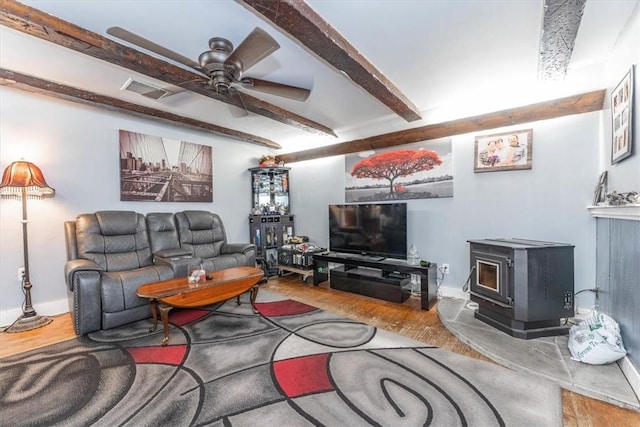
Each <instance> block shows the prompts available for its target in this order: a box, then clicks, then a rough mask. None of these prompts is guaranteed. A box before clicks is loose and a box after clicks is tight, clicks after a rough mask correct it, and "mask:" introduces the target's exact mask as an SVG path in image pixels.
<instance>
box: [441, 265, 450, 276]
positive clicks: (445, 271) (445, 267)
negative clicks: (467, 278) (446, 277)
mask: <svg viewBox="0 0 640 427" xmlns="http://www.w3.org/2000/svg"><path fill="white" fill-rule="evenodd" d="M442 274H449V264H442Z"/></svg>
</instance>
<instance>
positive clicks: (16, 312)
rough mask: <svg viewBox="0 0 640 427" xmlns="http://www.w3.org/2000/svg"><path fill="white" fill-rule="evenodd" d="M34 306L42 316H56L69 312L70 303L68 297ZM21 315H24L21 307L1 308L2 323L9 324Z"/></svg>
mask: <svg viewBox="0 0 640 427" xmlns="http://www.w3.org/2000/svg"><path fill="white" fill-rule="evenodd" d="M33 308H34V309H35V310H36V313H38V314H39V315H40V316H55V315H58V314H62V313H67V312H69V304H68V303H67V299H66V298H62V299H59V300H55V301H49V302H45V303H42V304H37V305H34V306H33ZM20 316H22V308H21V307H16V308H9V309H6V310H0V325H3V326H9V325H11V324H12V323H13V322H15V321H16V319H17V318H18V317H20Z"/></svg>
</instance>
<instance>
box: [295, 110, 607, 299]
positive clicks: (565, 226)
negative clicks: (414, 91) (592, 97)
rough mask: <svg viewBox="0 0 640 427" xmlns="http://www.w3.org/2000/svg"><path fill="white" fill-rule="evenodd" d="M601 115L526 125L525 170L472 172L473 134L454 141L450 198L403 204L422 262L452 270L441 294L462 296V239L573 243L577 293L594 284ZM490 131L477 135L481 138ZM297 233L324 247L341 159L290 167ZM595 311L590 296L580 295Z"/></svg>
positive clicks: (340, 197)
mask: <svg viewBox="0 0 640 427" xmlns="http://www.w3.org/2000/svg"><path fill="white" fill-rule="evenodd" d="M600 116H601V113H599V112H595V113H588V114H582V115H576V116H570V117H564V118H559V119H554V120H546V121H541V122H536V123H529V124H526V125H523V126H517V127H513V128H504V129H496V130H495V132H496V133H497V132H501V131H509V130H515V129H526V128H533V168H532V169H531V170H519V171H505V172H491V173H474V172H473V152H474V136H475V134H474V135H471V134H469V135H463V136H459V137H454V138H453V142H452V145H453V147H452V148H453V175H454V197H453V198H446V199H421V200H410V201H408V215H409V218H408V222H409V224H408V227H409V238H408V243H409V244H412V243H413V244H415V245H416V247H417V249H418V251H419V252H420V256H421V258H422V259H427V260H430V261H433V262H437V263H448V264H450V268H451V274H449V275H447V276H444V281H443V283H442V288H441V290H442V291H443V292H446V293H449V294H453V295H461V289H462V286H463V284H464V282H465V281H466V279H467V276H468V274H469V259H468V258H469V246H468V243H467V240H468V239H477V238H492V237H522V238H528V239H535V240H548V241H556V242H563V243H571V244H573V245H575V270H576V274H575V278H576V280H575V286H576V290H580V289H584V288H591V287H593V286H594V280H595V220H594V219H593V218H592V217H591V215H590V214H589V212H588V210H587V206H588V205H590V204H591V203H592V200H593V193H594V187H595V184H596V182H597V178H598V172H597V171H598V144H599V138H598V136H599V126H600V119H601V118H600ZM487 133H494V131H491V132H482V133H481V135H485V134H487ZM289 166H291V167H292V171H291V189H292V207H293V212H294V213H295V214H296V216H297V226H296V229H297V232H298V234H302V235H308V236H309V237H310V238H311V240H312V241H314V242H315V243H318V244H320V245H323V246H326V245H327V236H328V213H327V205H328V204H331V203H343V202H344V182H345V179H344V178H345V166H344V156H339V157H334V158H331V159H321V160H315V161H307V162H301V163H293V164H291V165H289ZM578 303H579V304H580V305H581V306H583V307H591V306H592V305H593V296H592V295H589V293H582V294H581V295H579V300H578Z"/></svg>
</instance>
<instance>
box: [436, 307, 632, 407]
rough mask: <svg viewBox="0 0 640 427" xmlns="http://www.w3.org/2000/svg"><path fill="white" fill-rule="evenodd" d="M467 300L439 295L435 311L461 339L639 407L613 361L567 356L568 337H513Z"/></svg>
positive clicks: (508, 363)
mask: <svg viewBox="0 0 640 427" xmlns="http://www.w3.org/2000/svg"><path fill="white" fill-rule="evenodd" d="M468 302H469V301H468V300H463V299H457V298H442V299H440V300H439V301H438V305H437V310H438V316H439V318H440V321H441V322H442V324H443V325H444V326H445V327H446V328H447V330H449V331H450V332H451V333H453V334H454V335H455V336H456V337H457V338H458V339H460V340H461V341H462V342H464V343H466V344H468V345H469V346H470V347H472V348H473V349H474V350H476V351H478V352H480V353H482V354H483V355H485V356H486V357H488V358H490V359H491V360H493V361H495V362H497V363H499V364H501V365H503V366H505V367H508V368H510V369H513V370H516V371H524V372H528V373H531V374H535V375H540V376H542V377H545V378H547V379H549V380H551V381H554V382H556V383H557V384H558V385H560V386H561V387H563V388H565V389H567V390H570V391H573V392H576V393H580V394H583V395H585V396H589V397H593V398H595V399H599V400H602V401H605V402H609V403H613V404H615V405H618V406H622V407H625V408H630V409H633V410H636V411H640V401H638V398H637V397H636V395H635V393H634V392H633V389H632V388H631V386H630V385H629V382H628V381H627V378H626V377H625V376H624V374H623V373H622V371H621V370H620V367H619V366H618V364H617V363H611V364H609V365H589V364H586V363H581V362H576V361H574V360H571V353H570V352H569V348H568V345H567V343H568V337H567V336H566V335H564V336H557V337H543V338H535V339H529V340H524V339H520V338H514V337H512V336H510V335H507V334H506V333H504V332H501V331H499V330H498V329H496V328H494V327H492V326H490V325H487V324H486V323H484V322H482V321H480V320H478V319H476V318H475V317H474V315H473V314H474V311H475V309H473V308H469V307H468V304H467V303H468Z"/></svg>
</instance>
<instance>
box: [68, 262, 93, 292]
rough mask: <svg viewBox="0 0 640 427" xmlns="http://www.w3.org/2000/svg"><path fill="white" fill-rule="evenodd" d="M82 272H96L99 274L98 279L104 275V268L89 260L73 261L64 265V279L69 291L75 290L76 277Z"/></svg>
mask: <svg viewBox="0 0 640 427" xmlns="http://www.w3.org/2000/svg"><path fill="white" fill-rule="evenodd" d="M81 271H94V272H97V273H98V278H99V277H100V274H102V267H100V266H99V265H98V264H96V263H95V262H93V261H89V260H88V259H72V260H71V261H67V262H66V263H65V264H64V277H65V280H66V281H67V286H68V287H69V290H70V291H71V292H73V290H74V277H73V276H74V275H75V274H76V273H77V272H81Z"/></svg>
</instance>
